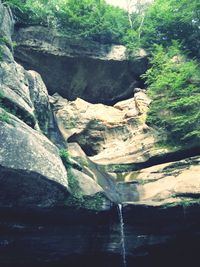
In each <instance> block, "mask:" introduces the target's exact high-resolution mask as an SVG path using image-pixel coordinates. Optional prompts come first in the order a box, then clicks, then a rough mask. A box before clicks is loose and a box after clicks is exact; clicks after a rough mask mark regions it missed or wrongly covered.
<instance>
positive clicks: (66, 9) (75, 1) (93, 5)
mask: <svg viewBox="0 0 200 267" xmlns="http://www.w3.org/2000/svg"><path fill="white" fill-rule="evenodd" d="M7 2H9V3H10V4H11V5H12V6H15V7H17V8H19V9H20V10H21V11H22V12H23V13H24V14H26V15H28V18H27V20H32V21H35V22H37V23H40V24H44V25H47V26H50V27H54V28H57V30H58V31H60V32H63V33H64V34H67V35H70V36H72V37H74V38H77V37H79V38H86V39H92V40H95V41H99V42H103V43H111V42H112V43H120V40H121V39H122V37H123V35H124V32H126V29H127V27H128V22H127V17H126V12H125V11H124V10H122V9H120V8H116V7H112V6H110V5H107V4H106V3H105V1H104V0H98V1H97V0H82V1H79V0H26V1H24V0H21V1H18V0H8V1H7Z"/></svg>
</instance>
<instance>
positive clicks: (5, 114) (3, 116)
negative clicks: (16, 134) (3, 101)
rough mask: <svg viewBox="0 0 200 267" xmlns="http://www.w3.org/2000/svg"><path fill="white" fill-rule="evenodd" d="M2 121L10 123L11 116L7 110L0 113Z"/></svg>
mask: <svg viewBox="0 0 200 267" xmlns="http://www.w3.org/2000/svg"><path fill="white" fill-rule="evenodd" d="M0 121H2V122H6V123H9V124H10V117H9V115H8V113H7V112H6V111H3V112H2V113H0Z"/></svg>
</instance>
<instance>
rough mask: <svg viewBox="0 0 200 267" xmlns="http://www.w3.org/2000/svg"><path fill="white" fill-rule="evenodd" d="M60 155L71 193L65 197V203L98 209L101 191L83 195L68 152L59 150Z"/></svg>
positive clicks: (101, 203) (100, 202)
mask: <svg viewBox="0 0 200 267" xmlns="http://www.w3.org/2000/svg"><path fill="white" fill-rule="evenodd" d="M60 157H61V159H62V161H63V164H64V166H65V168H66V169H67V178H68V184H69V188H70V192H71V195H70V196H69V197H68V198H67V199H66V201H65V205H67V206H74V207H76V208H86V209H93V210H100V209H101V207H102V205H103V199H105V196H104V195H103V193H101V192H100V193H96V194H95V195H92V196H85V195H83V193H82V192H81V189H80V186H79V182H78V179H77V177H76V176H75V175H74V174H73V171H72V163H71V162H70V157H69V153H68V151H67V150H66V149H61V150H60Z"/></svg>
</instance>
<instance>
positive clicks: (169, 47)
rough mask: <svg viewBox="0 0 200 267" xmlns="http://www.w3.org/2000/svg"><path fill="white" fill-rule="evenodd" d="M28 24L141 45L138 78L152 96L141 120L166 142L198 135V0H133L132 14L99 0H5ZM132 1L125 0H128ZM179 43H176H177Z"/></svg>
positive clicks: (189, 142) (134, 47) (187, 142)
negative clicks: (145, 66)
mask: <svg viewBox="0 0 200 267" xmlns="http://www.w3.org/2000/svg"><path fill="white" fill-rule="evenodd" d="M4 2H6V3H9V4H10V5H11V6H12V7H13V8H14V12H16V10H17V12H18V13H17V14H18V15H19V13H20V12H21V14H23V16H24V17H23V16H21V17H23V19H24V20H26V22H27V21H28V22H29V23H37V24H42V25H46V26H49V27H53V28H56V29H57V30H58V31H60V32H61V33H63V34H65V35H69V36H70V37H72V38H86V39H90V40H94V41H98V42H102V43H121V44H125V45H126V46H127V47H128V48H129V51H130V54H135V51H136V50H137V49H138V48H140V47H143V48H145V49H147V50H148V51H149V52H150V54H151V57H150V64H151V66H150V68H149V70H148V71H147V73H146V74H145V75H143V78H144V79H146V84H147V86H148V87H149V93H150V95H151V97H152V98H153V102H152V104H151V107H150V111H149V114H148V117H147V123H148V124H150V125H151V126H152V127H154V126H157V127H158V128H160V129H162V130H163V131H165V132H166V133H167V143H168V144H170V143H176V144H177V145H181V146H183V145H196V144H197V143H198V142H199V140H200V126H199V125H200V123H199V122H200V113H199V106H200V89H199V88H200V69H199V66H198V61H196V60H194V59H192V57H195V58H196V59H198V58H199V56H200V49H199V47H200V43H199V40H200V38H199V37H200V30H199V28H200V13H199V10H200V2H199V1H197V0H191V1H189V2H188V1H186V0H180V1H175V0H168V1H163V0H155V1H153V2H152V3H151V4H145V1H140V2H138V3H139V4H138V5H137V7H136V9H134V11H133V12H132V13H130V12H126V11H124V10H122V9H119V8H115V7H112V6H110V5H108V4H106V2H105V1H104V0H99V1H96V0H83V1H78V0H20V1H19V0H6V1H4ZM131 2H132V1H131V0H130V1H129V3H131ZM179 44H181V45H179Z"/></svg>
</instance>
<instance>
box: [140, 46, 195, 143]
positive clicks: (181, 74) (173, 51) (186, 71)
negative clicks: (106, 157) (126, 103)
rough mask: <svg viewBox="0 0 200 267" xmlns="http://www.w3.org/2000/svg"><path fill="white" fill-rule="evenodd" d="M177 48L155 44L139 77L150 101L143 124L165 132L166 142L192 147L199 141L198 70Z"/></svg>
mask: <svg viewBox="0 0 200 267" xmlns="http://www.w3.org/2000/svg"><path fill="white" fill-rule="evenodd" d="M180 48H181V47H180V45H179V44H178V43H177V42H172V46H170V47H168V48H164V47H163V46H162V45H156V46H155V49H154V51H153V52H152V56H151V59H150V63H151V68H150V69H149V70H148V71H147V72H146V74H145V75H143V77H144V78H146V83H147V85H148V88H149V94H150V95H151V97H152V98H153V100H154V101H153V102H152V104H151V106H150V111H149V114H148V118H147V123H148V124H150V125H151V126H157V127H159V128H161V129H163V130H165V131H166V133H167V137H168V140H167V141H168V143H175V144H179V145H194V144H198V143H199V141H200V111H199V107H200V68H199V66H198V63H197V61H195V60H188V59H187V57H186V55H185V54H184V53H183V52H181V50H180Z"/></svg>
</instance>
